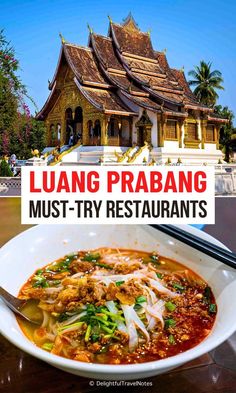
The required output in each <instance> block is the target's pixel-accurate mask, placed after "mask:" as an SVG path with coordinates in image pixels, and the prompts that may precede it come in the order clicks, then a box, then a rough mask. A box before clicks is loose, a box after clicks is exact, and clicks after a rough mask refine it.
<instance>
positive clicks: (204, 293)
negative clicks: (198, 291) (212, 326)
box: [203, 287, 212, 301]
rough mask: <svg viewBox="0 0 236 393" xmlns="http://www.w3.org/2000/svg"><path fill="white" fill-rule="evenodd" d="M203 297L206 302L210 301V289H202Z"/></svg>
mask: <svg viewBox="0 0 236 393" xmlns="http://www.w3.org/2000/svg"><path fill="white" fill-rule="evenodd" d="M203 296H204V297H205V298H206V300H208V301H210V299H211V296H212V293H211V288H210V287H206V288H205V289H204V292H203Z"/></svg>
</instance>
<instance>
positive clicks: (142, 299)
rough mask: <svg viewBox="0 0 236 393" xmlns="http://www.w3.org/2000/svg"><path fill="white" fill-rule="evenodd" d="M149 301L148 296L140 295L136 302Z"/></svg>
mask: <svg viewBox="0 0 236 393" xmlns="http://www.w3.org/2000/svg"><path fill="white" fill-rule="evenodd" d="M146 301H147V299H146V297H145V296H142V295H141V296H138V297H137V298H136V303H144V302H146Z"/></svg>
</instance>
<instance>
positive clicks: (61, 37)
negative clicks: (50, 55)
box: [59, 33, 66, 44]
mask: <svg viewBox="0 0 236 393" xmlns="http://www.w3.org/2000/svg"><path fill="white" fill-rule="evenodd" d="M59 37H60V39H61V43H62V44H65V43H66V40H65V38H64V37H63V35H62V34H61V33H59Z"/></svg>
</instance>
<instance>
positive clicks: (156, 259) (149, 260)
mask: <svg viewBox="0 0 236 393" xmlns="http://www.w3.org/2000/svg"><path fill="white" fill-rule="evenodd" d="M143 263H153V264H154V265H160V262H159V255H157V254H152V255H150V256H148V257H146V258H143Z"/></svg>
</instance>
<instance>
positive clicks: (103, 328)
mask: <svg viewBox="0 0 236 393" xmlns="http://www.w3.org/2000/svg"><path fill="white" fill-rule="evenodd" d="M101 329H102V330H104V332H106V333H109V334H113V332H114V330H115V329H110V328H108V327H107V326H104V325H101Z"/></svg>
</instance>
